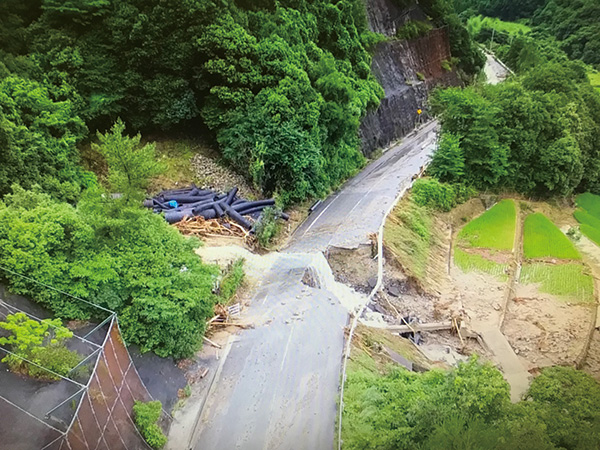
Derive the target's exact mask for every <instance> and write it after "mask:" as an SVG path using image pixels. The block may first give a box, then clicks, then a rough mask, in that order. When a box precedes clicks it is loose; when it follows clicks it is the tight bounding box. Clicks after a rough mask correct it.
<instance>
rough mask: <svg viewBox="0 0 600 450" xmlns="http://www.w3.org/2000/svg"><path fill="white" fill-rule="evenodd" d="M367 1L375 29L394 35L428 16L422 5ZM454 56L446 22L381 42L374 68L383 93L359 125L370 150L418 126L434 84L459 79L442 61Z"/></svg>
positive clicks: (365, 147) (365, 148) (366, 149)
mask: <svg viewBox="0 0 600 450" xmlns="http://www.w3.org/2000/svg"><path fill="white" fill-rule="evenodd" d="M366 6H367V17H368V20H369V26H370V28H371V30H372V31H375V32H378V33H382V34H384V35H386V36H388V37H392V36H394V35H395V34H396V31H397V29H398V28H399V27H401V26H402V24H403V23H405V22H406V21H407V20H423V18H424V17H423V13H422V12H421V11H420V10H419V9H418V8H414V7H413V8H409V9H401V8H399V7H397V6H396V4H395V3H393V1H392V0H367V4H366ZM450 59H451V54H450V45H449V41H448V34H447V32H446V30H445V29H444V28H438V29H434V30H432V31H431V32H429V33H428V34H427V35H426V36H423V37H420V38H417V39H413V40H409V41H401V40H395V39H389V40H387V41H385V42H382V43H380V44H379V45H378V46H377V48H376V49H375V53H374V55H373V62H372V69H373V72H374V74H375V76H376V78H377V79H378V80H379V82H380V83H381V85H382V87H383V89H384V90H385V98H384V99H383V100H382V101H381V104H380V106H379V108H378V109H377V110H376V111H371V112H369V113H368V114H367V115H366V117H365V118H364V119H363V122H362V125H361V127H360V136H361V139H362V150H363V153H364V154H365V155H366V156H369V155H370V154H371V153H373V151H374V150H376V149H378V148H384V147H386V146H387V145H389V144H390V143H391V142H393V141H394V140H396V139H398V138H401V137H402V136H405V135H406V134H407V133H409V132H410V131H411V130H412V129H413V128H414V127H415V125H416V123H417V121H418V120H419V115H418V114H417V110H418V109H423V110H424V109H425V106H426V104H427V97H428V95H429V93H430V92H431V90H432V89H433V88H434V87H435V86H438V85H446V86H447V85H457V84H458V83H459V80H458V77H457V75H456V74H455V72H453V71H448V70H446V69H444V68H443V67H442V62H444V61H447V62H449V61H450ZM425 114H426V113H425Z"/></svg>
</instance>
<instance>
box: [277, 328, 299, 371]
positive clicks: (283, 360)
mask: <svg viewBox="0 0 600 450" xmlns="http://www.w3.org/2000/svg"><path fill="white" fill-rule="evenodd" d="M294 325H295V322H294V323H292V331H290V335H289V336H288V340H287V343H286V344H285V350H284V351H283V359H282V360H281V366H279V373H281V372H282V371H283V365H284V364H285V358H286V357H287V352H288V350H289V348H290V342H291V341H292V334H294Z"/></svg>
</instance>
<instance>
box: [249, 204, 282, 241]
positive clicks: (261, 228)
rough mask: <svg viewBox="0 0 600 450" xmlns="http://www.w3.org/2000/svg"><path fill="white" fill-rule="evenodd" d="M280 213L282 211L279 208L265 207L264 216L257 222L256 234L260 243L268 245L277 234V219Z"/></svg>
mask: <svg viewBox="0 0 600 450" xmlns="http://www.w3.org/2000/svg"><path fill="white" fill-rule="evenodd" d="M280 214H281V211H280V210H279V209H277V208H270V207H269V208H265V209H264V210H263V213H262V216H261V217H260V219H259V220H258V222H257V223H256V225H255V227H254V234H255V235H256V239H258V243H259V244H260V245H262V246H263V247H267V246H268V245H269V244H270V243H271V240H272V239H273V238H274V237H275V235H276V234H277V231H278V230H279V225H278V223H277V219H278V218H279V215H280Z"/></svg>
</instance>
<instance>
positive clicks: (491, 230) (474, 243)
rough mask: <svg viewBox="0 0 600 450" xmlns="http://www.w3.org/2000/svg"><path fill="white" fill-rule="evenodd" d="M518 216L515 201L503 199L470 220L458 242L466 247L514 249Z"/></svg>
mask: <svg viewBox="0 0 600 450" xmlns="http://www.w3.org/2000/svg"><path fill="white" fill-rule="evenodd" d="M516 216H517V212H516V209H515V202H514V201H513V200H510V199H506V200H502V201H501V202H498V203H496V204H495V205H494V206H493V207H492V208H490V209H489V210H487V211H486V212H485V213H483V214H482V215H481V216H479V217H477V218H476V219H473V220H472V221H471V222H469V223H468V224H467V225H466V226H465V227H464V228H463V229H462V230H461V231H460V233H459V234H458V243H459V244H460V245H461V246H465V247H480V248H493V249H496V250H512V248H513V244H514V239H515V222H516Z"/></svg>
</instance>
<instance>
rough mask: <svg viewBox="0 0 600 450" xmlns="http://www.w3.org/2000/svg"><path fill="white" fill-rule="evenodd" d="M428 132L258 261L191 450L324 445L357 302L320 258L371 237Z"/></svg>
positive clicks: (425, 145)
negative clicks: (262, 264)
mask: <svg viewBox="0 0 600 450" xmlns="http://www.w3.org/2000/svg"><path fill="white" fill-rule="evenodd" d="M435 130H436V124H435V123H429V124H427V125H425V126H424V127H422V128H421V129H420V130H419V131H418V132H415V133H413V134H412V135H410V136H408V137H406V138H405V139H404V141H403V142H402V143H401V144H400V145H398V146H396V147H393V148H391V149H390V150H388V151H387V152H385V153H384V155H383V156H382V157H381V158H379V159H378V160H377V161H374V162H373V163H371V164H370V165H368V166H367V167H366V168H365V169H364V170H363V171H362V172H361V173H360V174H358V175H357V176H356V177H355V178H353V179H352V180H350V181H349V182H347V183H346V184H345V185H344V186H343V187H342V189H341V190H340V191H339V192H338V193H336V194H334V195H332V196H331V197H330V198H329V199H327V200H326V201H325V202H323V203H322V204H321V205H320V206H319V207H318V208H317V209H316V210H315V211H314V212H313V213H312V214H311V216H310V217H309V219H308V220H307V221H306V222H305V223H304V224H303V225H302V226H301V227H300V228H299V229H298V231H297V232H296V233H295V235H294V237H293V239H292V241H291V244H290V245H289V247H288V248H287V249H286V250H285V251H284V252H281V253H279V254H277V255H268V256H267V257H269V258H271V260H270V262H269V264H268V269H265V270H264V277H263V279H262V280H261V283H260V286H259V288H258V290H257V292H256V293H255V295H254V297H253V301H252V305H251V306H250V307H249V308H248V310H247V311H246V312H245V320H246V319H247V320H248V321H250V322H252V323H254V324H255V328H254V329H248V330H243V331H241V332H240V333H239V334H238V335H236V336H235V342H232V343H231V344H230V348H229V349H226V351H227V358H226V359H225V360H224V364H223V366H222V369H221V371H220V373H218V376H217V378H216V379H215V384H214V389H213V390H212V391H211V392H210V393H209V398H208V400H207V403H206V406H205V408H204V410H203V412H202V415H201V417H200V422H199V423H198V426H197V430H198V431H197V435H196V436H195V437H194V439H193V440H194V442H195V445H194V448H195V449H197V450H210V449H227V450H229V449H244V450H259V449H265V450H275V449H290V450H291V449H293V450H302V449H307V450H308V449H310V450H316V449H331V448H333V444H334V432H335V426H334V424H335V417H336V401H337V396H338V388H339V381H340V380H339V377H340V370H341V362H342V352H343V345H344V327H345V326H346V324H347V321H348V311H349V309H353V308H354V307H355V306H358V305H359V304H360V303H361V302H362V301H364V300H365V299H364V298H363V297H361V296H360V295H359V294H357V293H355V292H354V291H352V290H351V289H350V288H348V287H346V286H344V285H341V284H339V283H336V282H335V281H334V279H333V274H332V273H331V269H330V268H329V265H328V264H327V261H326V259H325V257H324V256H323V253H322V251H324V250H326V249H327V247H328V246H330V245H335V246H344V247H356V246H357V245H359V244H360V243H363V242H367V241H368V236H369V234H370V233H375V232H377V230H378V229H379V226H380V224H381V221H382V220H383V217H384V215H385V212H386V211H387V209H388V208H389V206H390V205H391V204H392V203H393V201H394V199H395V198H396V196H397V195H398V193H399V192H400V191H401V190H402V189H404V188H405V187H406V186H407V185H408V184H410V182H411V180H412V177H413V175H414V174H416V173H418V172H419V171H420V169H421V167H422V166H423V165H424V164H425V162H426V161H427V159H428V158H429V156H430V155H431V153H432V151H433V148H434V140H435ZM267 257H265V258H267ZM307 273H308V277H307ZM303 278H304V283H303V282H302V279H303ZM307 278H308V279H309V280H308V284H307V283H306V282H307Z"/></svg>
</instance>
